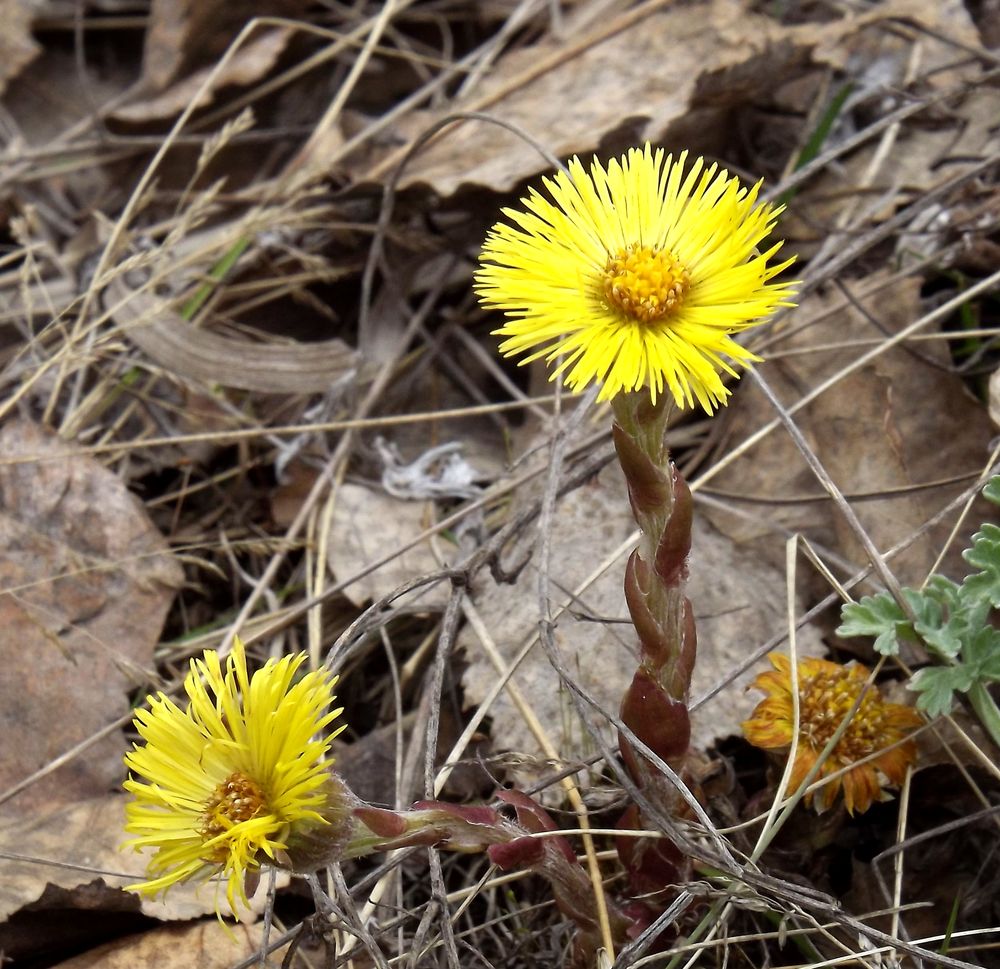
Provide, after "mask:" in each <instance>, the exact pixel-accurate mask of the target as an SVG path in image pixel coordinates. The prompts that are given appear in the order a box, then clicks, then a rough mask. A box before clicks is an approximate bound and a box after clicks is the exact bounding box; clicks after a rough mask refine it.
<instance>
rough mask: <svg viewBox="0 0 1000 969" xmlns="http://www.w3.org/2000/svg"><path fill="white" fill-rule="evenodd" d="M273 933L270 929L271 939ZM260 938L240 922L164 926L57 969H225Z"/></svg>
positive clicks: (276, 956) (279, 953) (280, 952)
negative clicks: (146, 968) (150, 968)
mask: <svg viewBox="0 0 1000 969" xmlns="http://www.w3.org/2000/svg"><path fill="white" fill-rule="evenodd" d="M276 934H277V933H276V932H274V930H272V933H271V938H272V939H273V938H274V937H275V935H276ZM261 939H262V934H261V928H260V927H259V926H250V925H246V924H243V923H240V924H237V925H233V926H225V925H220V924H219V923H218V922H217V921H215V920H214V919H209V920H207V921H203V922H194V923H192V924H189V925H165V926H163V927H161V928H158V929H153V930H152V931H151V932H144V933H142V935H132V936H128V937H127V938H124V939H118V940H116V941H114V942H109V943H108V944H107V945H102V946H100V947H98V948H96V949H92V950H91V951H90V952H85V953H83V954H82V955H79V956H75V957H74V958H72V959H67V960H66V961H65V962H60V963H59V965H58V969H98V967H100V969H135V967H136V966H156V969H192V967H197V969H229V967H230V966H232V965H234V964H236V963H238V962H242V961H244V960H245V959H248V958H250V957H251V956H254V955H256V954H257V953H258V952H259V951H260V944H261ZM286 949H287V946H282V947H281V948H280V949H277V950H275V951H274V952H272V953H271V954H270V956H269V961H268V965H274V966H276V965H279V964H280V963H281V959H282V957H283V956H284V953H285V951H286ZM270 960H273V961H270Z"/></svg>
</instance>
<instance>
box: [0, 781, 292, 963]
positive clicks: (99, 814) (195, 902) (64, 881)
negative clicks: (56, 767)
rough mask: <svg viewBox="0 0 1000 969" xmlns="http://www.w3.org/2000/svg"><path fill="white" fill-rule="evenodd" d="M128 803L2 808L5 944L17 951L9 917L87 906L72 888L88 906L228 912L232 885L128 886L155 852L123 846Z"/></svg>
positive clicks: (0, 883)
mask: <svg viewBox="0 0 1000 969" xmlns="http://www.w3.org/2000/svg"><path fill="white" fill-rule="evenodd" d="M127 801H128V796H127V795H125V794H124V793H118V794H105V795H103V796H101V797H95V798H84V799H81V800H79V801H76V802H72V803H66V804H61V805H59V806H56V807H42V808H40V809H39V810H38V811H36V812H34V813H31V814H25V813H23V812H21V811H19V810H17V809H16V808H15V807H13V806H10V807H6V808H5V809H4V810H3V811H0V865H2V872H3V877H2V878H0V950H4V949H6V951H8V952H9V951H10V947H9V938H8V937H7V935H6V933H7V931H8V930H7V929H6V928H5V924H4V921H3V920H6V919H9V918H10V916H11V915H13V914H14V913H15V912H18V911H21V910H22V909H25V908H29V907H30V908H31V909H32V910H33V911H44V910H45V909H47V908H59V907H61V908H74V907H83V906H82V905H80V906H76V905H74V895H73V893H74V892H76V891H78V890H81V889H84V888H85V889H86V891H87V899H88V900H87V907H92V908H100V909H103V910H116V911H132V912H142V913H143V914H144V915H148V916H150V917H152V918H157V919H162V920H163V921H173V920H183V919H194V918H200V917H201V916H202V915H208V914H214V913H215V911H216V904H217V903H218V905H219V907H220V908H221V910H222V911H223V912H224V913H226V912H228V905H227V903H226V897H225V895H226V893H225V885H224V884H223V883H221V882H219V881H208V882H187V883H185V884H178V885H174V886H173V887H172V888H171V889H170V891H169V892H167V894H166V895H161V896H160V897H158V898H155V899H150V898H144V897H142V896H139V895H136V894H133V893H131V892H129V893H125V892H123V891H122V889H123V888H124V887H125V886H126V885H129V884H133V883H135V882H139V881H143V880H144V879H145V877H146V863H147V861H148V857H149V853H148V852H136V851H133V850H131V849H126V850H123V849H122V845H123V843H124V842H125V840H126V839H127V838H128V837H129V835H127V834H126V833H125V831H124V825H125V804H126V802H127ZM11 855H14V856H15V857H11ZM289 880H290V876H289V875H288V873H287V872H278V880H277V885H278V887H279V888H280V887H284V886H285V885H287V884H288V882H289ZM266 881H267V879H266V878H262V879H261V887H259V888H258V890H257V892H256V894H255V895H254V896H253V897H252V898H251V900H250V901H251V908H250V911H249V912H245V911H243V910H241V918H245V919H249V920H250V921H253V918H254V917H255V916H256V915H259V914H260V913H261V912H263V910H264V901H265V896H266V891H265V888H264V886H265V884H266ZM56 889H57V890H59V891H58V892H54V890H56ZM95 893H97V895H98V896H99V898H96V900H95ZM56 902H58V904H56Z"/></svg>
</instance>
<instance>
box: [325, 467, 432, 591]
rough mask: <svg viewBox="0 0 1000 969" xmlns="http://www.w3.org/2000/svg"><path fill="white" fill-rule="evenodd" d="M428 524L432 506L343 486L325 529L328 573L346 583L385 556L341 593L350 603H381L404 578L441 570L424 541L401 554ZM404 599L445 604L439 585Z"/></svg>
mask: <svg viewBox="0 0 1000 969" xmlns="http://www.w3.org/2000/svg"><path fill="white" fill-rule="evenodd" d="M433 524H434V506H433V503H432V502H428V501H404V500H402V499H400V498H394V497H393V496H392V495H389V494H386V493H385V492H384V491H380V490H378V489H376V488H366V487H365V486H364V485H355V484H345V485H343V486H342V487H341V488H340V489H339V490H338V491H337V497H336V502H335V504H334V508H333V520H332V522H331V525H330V539H329V553H328V555H327V561H328V562H329V565H330V571H331V572H332V573H333V574H334V575H335V576H336V577H337V579H338V580H343V579H349V578H350V577H351V576H353V575H357V574H358V573H359V572H361V571H362V570H363V569H366V568H367V567H368V566H369V565H372V564H373V563H375V562H377V561H379V560H380V559H383V558H385V557H386V556H391V557H392V558H391V560H390V561H388V562H386V563H385V564H384V565H382V566H380V567H379V568H377V569H376V570H375V571H374V572H371V573H369V574H368V575H366V576H364V577H363V578H360V579H358V580H357V581H356V582H352V583H351V584H350V585H349V586H348V587H347V588H346V589H345V590H344V595H346V596H347V597H348V598H349V599H350V600H351V601H352V602H353V603H354V604H355V605H357V606H361V605H363V604H364V603H365V602H368V601H370V600H375V599H381V598H382V596H384V595H387V594H388V593H390V592H392V590H393V589H395V588H397V587H398V586H401V585H402V584H403V583H404V582H408V581H409V580H410V579H414V578H417V577H418V576H421V575H426V574H427V573H428V572H436V571H437V570H438V569H440V568H441V563H440V562H439V561H438V560H437V558H436V557H435V555H434V552H433V550H432V549H431V546H430V543H429V542H428V540H427V539H424V540H423V541H422V542H420V543H419V544H418V545H415V546H413V548H410V549H406V550H405V551H401V549H403V548H404V546H406V545H408V544H409V543H410V542H411V541H413V539H414V538H416V537H417V535H419V534H420V533H421V532H423V531H426V530H427V528H429V527H430V526H431V525H433ZM407 599H408V600H409V601H412V602H414V603H420V604H422V605H426V606H428V607H431V608H434V607H438V606H441V605H443V604H444V603H445V602H447V601H448V588H447V587H446V586H444V587H442V585H440V584H439V585H437V586H434V587H433V588H422V589H420V590H418V591H416V592H415V593H411V594H410V595H409V596H408V597H407Z"/></svg>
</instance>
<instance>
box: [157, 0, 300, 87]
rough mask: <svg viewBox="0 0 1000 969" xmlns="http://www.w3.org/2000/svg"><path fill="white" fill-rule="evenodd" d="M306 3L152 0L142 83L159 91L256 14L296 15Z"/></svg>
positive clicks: (213, 54) (222, 47) (205, 61)
mask: <svg viewBox="0 0 1000 969" xmlns="http://www.w3.org/2000/svg"><path fill="white" fill-rule="evenodd" d="M304 6H305V4H304V3H303V2H302V0H268V2H266V3H260V2H256V0H153V2H152V4H151V5H150V9H149V27H148V28H147V31H146V44H145V48H144V50H143V56H142V85H143V87H144V88H145V89H146V90H150V91H163V90H164V89H165V88H167V86H168V85H170V84H172V83H173V82H174V81H176V80H177V79H178V78H180V77H182V76H184V75H185V74H190V73H191V72H192V71H195V70H197V69H199V68H201V67H204V66H205V65H210V64H214V63H215V62H216V61H217V60H218V59H219V58H220V57H221V56H222V55H223V54H224V53H225V51H226V48H228V47H229V45H230V44H231V43H232V41H233V40H234V39H235V37H236V35H237V34H238V33H239V32H240V30H241V29H242V28H243V27H244V26H245V25H246V24H247V23H249V22H250V21H251V20H252V19H253V18H254V17H294V16H296V14H298V13H300V12H301V11H302V9H303V8H304ZM257 76H260V75H257Z"/></svg>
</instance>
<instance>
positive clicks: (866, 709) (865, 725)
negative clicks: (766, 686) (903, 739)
mask: <svg viewBox="0 0 1000 969" xmlns="http://www.w3.org/2000/svg"><path fill="white" fill-rule="evenodd" d="M864 684H865V681H864V680H859V679H854V678H852V677H851V676H850V672H849V671H848V670H846V669H844V670H836V671H835V672H831V673H827V672H822V673H816V674H815V675H813V676H810V677H809V678H808V679H806V680H803V681H802V683H801V685H800V692H799V716H800V722H801V732H802V734H803V735H804V736H805V737H806V738H808V740H809V742H810V743H811V744H812V746H813V747H814V748H815V749H816V750H821V749H822V748H823V747H825V746H826V744H827V743H828V742H829V740H830V738H831V737H832V736H833V734H834V732H835V731H836V729H837V728H838V727H839V726H840V724H841V722H842V721H843V719H844V717H846V716H847V713H848V711H849V710H850V709H851V707H853V706H854V703H855V701H856V700H857V698H858V694H859V693H860V692H861V688H862V687H863V686H864ZM887 726H888V725H887V723H886V718H885V707H884V704H883V703H882V700H881V698H880V696H879V693H878V690H876V689H875V687H874V686H872V687H869V688H868V692H867V693H865V696H864V699H863V700H862V701H861V704H860V706H859V707H858V709H857V710H856V711H855V712H854V716H853V717H851V722H850V723H849V724H848V726H847V729H846V730H845V731H844V734H843V736H842V737H841V738H840V740H839V741H838V742H837V746H836V747H835V748H834V753H835V754H836V755H837V756H838V757H840V758H841V759H842V760H844V761H847V762H853V761H856V760H861V759H862V758H863V757H867V756H868V755H869V754H871V753H874V752H875V751H876V750H880V749H881V748H882V747H884V746H885V745H886V743H888V742H889V740H890V738H889V737H888V736H887Z"/></svg>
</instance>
